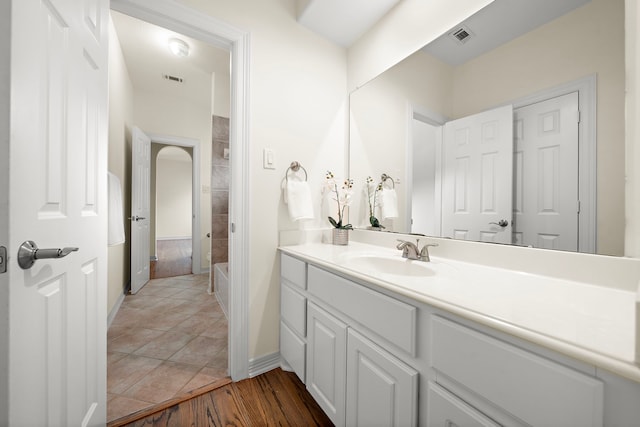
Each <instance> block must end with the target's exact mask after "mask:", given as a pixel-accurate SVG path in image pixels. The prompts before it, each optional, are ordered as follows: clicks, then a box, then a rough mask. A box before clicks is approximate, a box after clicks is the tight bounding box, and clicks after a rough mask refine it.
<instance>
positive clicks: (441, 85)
mask: <svg viewBox="0 0 640 427" xmlns="http://www.w3.org/2000/svg"><path fill="white" fill-rule="evenodd" d="M452 85H453V68H452V67H451V66H450V65H447V64H445V63H443V62H442V61H439V60H437V59H435V58H433V57H432V56H430V55H427V54H424V53H421V52H419V53H416V54H414V55H412V56H410V57H409V58H407V59H406V60H404V61H402V62H401V63H400V64H398V65H397V66H395V67H393V68H391V69H389V70H387V71H386V72H385V73H383V74H382V75H380V76H379V77H377V78H376V79H374V80H372V81H370V82H369V83H367V84H366V85H365V86H364V87H361V88H360V89H358V90H356V91H355V92H353V93H352V94H351V97H350V101H351V127H350V134H351V137H350V171H349V174H350V175H351V178H352V179H354V180H355V184H354V186H355V187H356V189H357V191H356V194H355V195H354V202H353V208H352V209H351V212H350V213H351V216H350V217H349V221H350V222H352V223H353V224H354V226H360V227H362V226H366V225H368V220H367V214H366V211H365V210H364V208H365V206H366V205H364V201H363V197H362V196H363V192H362V190H361V189H362V188H363V185H364V182H365V178H366V177H367V176H371V177H373V178H374V180H375V181H376V182H378V181H379V180H380V175H381V174H382V173H386V174H387V175H390V176H391V177H393V178H394V179H400V183H398V184H396V186H395V190H396V194H397V196H398V206H399V207H400V213H401V214H400V217H399V218H397V219H394V220H387V221H384V222H383V225H384V226H385V227H387V229H389V230H392V231H406V230H408V229H409V225H408V224H406V215H405V214H404V212H405V211H406V209H405V206H406V200H407V190H408V186H407V179H408V177H407V170H408V169H407V167H406V164H407V160H408V159H410V156H408V154H407V144H406V142H407V141H408V139H409V131H410V124H409V111H408V108H409V106H410V105H413V106H415V107H421V108H422V109H428V110H429V111H431V112H433V113H437V114H439V115H442V116H450V115H451V110H452V96H451V93H452Z"/></svg>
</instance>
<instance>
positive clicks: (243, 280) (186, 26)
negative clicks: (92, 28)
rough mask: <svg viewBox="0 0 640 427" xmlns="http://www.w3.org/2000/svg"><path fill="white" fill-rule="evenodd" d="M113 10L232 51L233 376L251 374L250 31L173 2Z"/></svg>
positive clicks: (126, 3) (120, 3)
mask: <svg viewBox="0 0 640 427" xmlns="http://www.w3.org/2000/svg"><path fill="white" fill-rule="evenodd" d="M111 8H112V9H113V10H117V11H118V12H122V13H125V14H127V15H130V16H133V17H136V18H139V19H142V20H144V21H147V22H150V23H152V24H155V25H160V26H163V27H165V28H167V29H170V30H173V31H176V32H179V33H182V34H184V35H187V36H189V37H193V38H196V39H199V40H202V41H205V42H207V43H211V44H212V45H215V46H217V47H221V48H224V49H227V50H229V51H230V52H231V120H230V122H229V147H230V151H231V156H230V160H229V161H230V165H231V182H230V194H229V197H230V199H229V223H230V224H232V230H230V233H229V282H230V284H232V285H230V286H229V288H230V292H229V306H230V316H229V375H230V376H231V378H232V379H233V380H234V381H239V380H241V379H244V378H247V377H248V375H249V356H248V355H249V303H248V301H249V265H250V259H249V236H250V230H249V212H250V206H249V46H250V42H249V33H247V32H244V31H241V30H239V29H238V28H236V27H233V26H231V25H229V24H227V23H225V22H223V21H220V20H218V19H215V18H213V17H212V16H209V15H205V14H203V13H201V12H198V11H196V10H194V9H191V8H188V7H186V6H183V5H181V4H178V3H176V2H174V1H171V0H154V1H153V2H150V1H148V0H111Z"/></svg>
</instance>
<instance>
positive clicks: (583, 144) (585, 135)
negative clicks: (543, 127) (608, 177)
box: [508, 74, 598, 254]
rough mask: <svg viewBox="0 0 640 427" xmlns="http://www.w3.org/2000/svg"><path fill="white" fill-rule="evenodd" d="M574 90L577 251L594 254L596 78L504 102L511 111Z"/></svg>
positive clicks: (596, 233) (583, 79) (596, 232)
mask: <svg viewBox="0 0 640 427" xmlns="http://www.w3.org/2000/svg"><path fill="white" fill-rule="evenodd" d="M572 92H578V109H579V110H580V122H579V123H578V189H579V190H578V193H579V194H578V199H579V200H580V213H579V215H578V252H581V253H590V254H595V253H596V250H597V237H598V230H597V210H598V204H597V184H598V177H597V175H596V174H597V152H596V148H597V133H596V123H597V122H596V110H597V103H596V100H597V99H596V97H597V79H596V75H595V74H591V75H589V76H587V77H583V78H581V79H578V80H574V81H571V82H567V83H563V84H561V85H558V86H554V87H551V88H548V89H543V90H541V91H538V92H535V93H533V94H531V95H528V96H525V97H523V98H518V99H516V100H514V101H512V102H509V103H508V104H512V105H513V110H514V111H515V110H516V109H518V108H520V107H526V106H528V105H531V104H536V103H538V102H542V101H547V100H549V99H551V98H557V97H558V96H562V95H567V94H569V93H572Z"/></svg>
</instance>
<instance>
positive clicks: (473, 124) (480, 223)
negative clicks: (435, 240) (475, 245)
mask: <svg viewBox="0 0 640 427" xmlns="http://www.w3.org/2000/svg"><path fill="white" fill-rule="evenodd" d="M512 153H513V108H512V107H511V106H510V105H508V106H505V107H500V108H496V109H493V110H490V111H485V112H483V113H479V114H474V115H472V116H468V117H463V118H461V119H458V120H453V121H450V122H447V123H446V124H445V130H444V147H443V158H444V160H443V167H442V236H446V237H452V238H454V239H463V240H477V241H483V242H496V243H511V240H512V237H511V216H512V209H513V208H512V203H511V201H512V172H513V154H512Z"/></svg>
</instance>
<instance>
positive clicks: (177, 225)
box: [156, 147, 192, 240]
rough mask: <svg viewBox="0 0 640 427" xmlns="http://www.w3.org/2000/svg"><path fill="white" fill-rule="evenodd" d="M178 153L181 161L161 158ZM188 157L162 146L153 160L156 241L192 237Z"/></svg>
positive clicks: (189, 162) (185, 153)
mask: <svg viewBox="0 0 640 427" xmlns="http://www.w3.org/2000/svg"><path fill="white" fill-rule="evenodd" d="M170 149H174V150H180V151H182V154H184V156H183V155H182V154H180V158H174V157H173V156H172V157H167V156H164V155H163V154H164V153H165V152H166V150H170ZM191 163H192V162H191V156H189V154H187V152H186V151H184V150H182V149H181V148H174V147H165V148H163V149H162V150H161V151H160V154H159V156H158V158H157V161H156V238H157V239H159V240H162V239H172V238H185V237H187V238H191V209H192V206H191V203H192V196H191V187H192V185H191V181H192V169H191Z"/></svg>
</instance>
